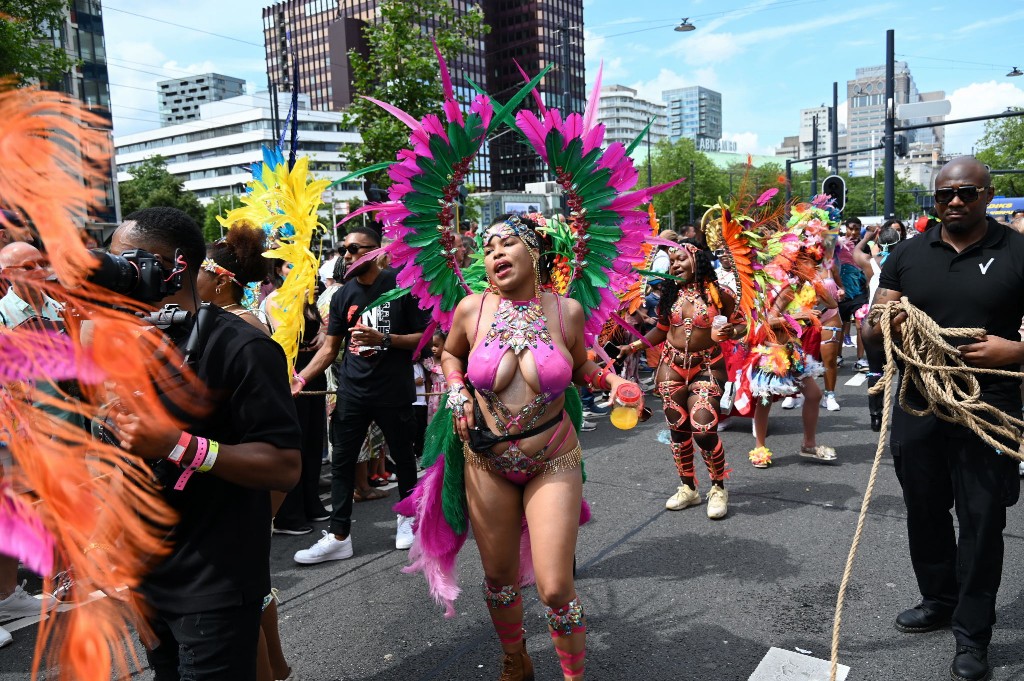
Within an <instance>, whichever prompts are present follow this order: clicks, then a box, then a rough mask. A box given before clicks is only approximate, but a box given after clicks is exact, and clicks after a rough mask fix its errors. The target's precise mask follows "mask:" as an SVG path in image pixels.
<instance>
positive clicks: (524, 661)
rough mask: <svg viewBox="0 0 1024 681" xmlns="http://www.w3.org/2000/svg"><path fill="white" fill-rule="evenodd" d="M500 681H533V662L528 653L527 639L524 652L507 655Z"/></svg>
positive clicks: (524, 641)
mask: <svg viewBox="0 0 1024 681" xmlns="http://www.w3.org/2000/svg"><path fill="white" fill-rule="evenodd" d="M498 681H533V660H531V659H530V656H529V655H527V653H526V639H523V650H522V652H518V653H505V657H504V658H503V659H502V661H501V676H500V677H498Z"/></svg>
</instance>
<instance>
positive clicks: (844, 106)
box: [836, 101, 850, 130]
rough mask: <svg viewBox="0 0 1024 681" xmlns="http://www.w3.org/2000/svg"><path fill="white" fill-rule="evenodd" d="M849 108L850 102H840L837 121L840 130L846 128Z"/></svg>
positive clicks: (837, 108) (837, 109)
mask: <svg viewBox="0 0 1024 681" xmlns="http://www.w3.org/2000/svg"><path fill="white" fill-rule="evenodd" d="M849 108H850V102H848V101H842V102H839V106H837V107H836V120H837V121H839V129H840V130H842V129H843V128H845V127H846V113H847V111H848V110H849Z"/></svg>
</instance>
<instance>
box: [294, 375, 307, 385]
mask: <svg viewBox="0 0 1024 681" xmlns="http://www.w3.org/2000/svg"><path fill="white" fill-rule="evenodd" d="M292 380H294V381H298V382H299V383H301V384H302V385H303V386H305V385H306V379H304V378H303V377H302V375H301V374H298V373H296V374H292Z"/></svg>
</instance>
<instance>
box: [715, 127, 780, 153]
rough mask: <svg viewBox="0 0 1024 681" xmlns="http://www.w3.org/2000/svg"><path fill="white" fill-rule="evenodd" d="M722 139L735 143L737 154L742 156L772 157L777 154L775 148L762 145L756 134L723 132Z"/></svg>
mask: <svg viewBox="0 0 1024 681" xmlns="http://www.w3.org/2000/svg"><path fill="white" fill-rule="evenodd" d="M722 139H724V140H729V141H730V142H735V143H736V152H737V153H740V154H757V155H764V156H772V155H774V154H775V146H774V145H763V144H761V143H760V140H759V139H758V134H757V133H756V132H723V133H722Z"/></svg>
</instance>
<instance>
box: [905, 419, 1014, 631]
mask: <svg viewBox="0 0 1024 681" xmlns="http://www.w3.org/2000/svg"><path fill="white" fill-rule="evenodd" d="M893 420H894V428H893V437H892V441H891V446H892V454H893V460H894V463H895V467H896V475H897V477H898V478H899V481H900V484H901V485H902V487H903V499H904V501H905V502H906V505H907V537H908V539H909V541H910V560H911V563H912V564H913V566H914V574H915V575H916V576H917V584H918V588H919V589H920V590H921V596H922V601H923V603H924V604H925V605H926V606H928V607H930V608H933V609H937V610H946V611H952V614H953V635H954V636H955V637H956V641H957V643H958V644H962V645H971V646H977V647H981V648H985V647H987V646H988V644H989V641H990V640H991V639H992V625H993V624H995V621H996V607H995V603H996V592H997V591H998V590H999V583H1000V580H1001V579H1002V573H1003V528H1005V527H1006V508H1007V507H1008V506H1012V505H1013V504H1015V503H1016V502H1017V498H1018V497H1019V496H1020V478H1019V477H1018V475H1017V462H1016V460H1015V459H1013V458H1011V457H1010V456H1007V455H998V454H997V453H996V452H995V450H993V449H992V448H991V447H989V446H988V445H986V444H985V443H984V442H982V441H981V440H980V439H978V438H977V437H975V436H973V435H972V434H970V433H968V432H967V431H966V430H964V429H961V428H954V427H953V426H950V425H949V424H944V423H938V422H937V420H936V419H934V418H932V417H923V418H919V417H914V416H910V415H908V414H907V413H906V412H904V411H903V410H902V409H900V408H899V407H897V408H896V409H895V413H894V414H893ZM929 421H930V422H931V423H932V424H934V425H933V426H931V427H929V426H928V422H929ZM953 508H955V509H956V517H957V520H958V521H959V524H960V538H959V541H958V540H957V537H956V534H955V532H954V529H953V518H952V516H951V515H950V509H953Z"/></svg>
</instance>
